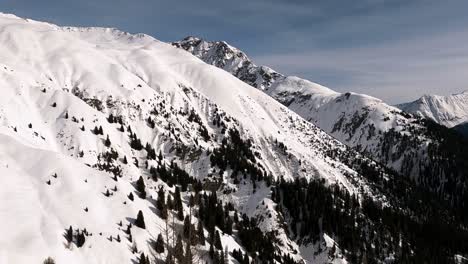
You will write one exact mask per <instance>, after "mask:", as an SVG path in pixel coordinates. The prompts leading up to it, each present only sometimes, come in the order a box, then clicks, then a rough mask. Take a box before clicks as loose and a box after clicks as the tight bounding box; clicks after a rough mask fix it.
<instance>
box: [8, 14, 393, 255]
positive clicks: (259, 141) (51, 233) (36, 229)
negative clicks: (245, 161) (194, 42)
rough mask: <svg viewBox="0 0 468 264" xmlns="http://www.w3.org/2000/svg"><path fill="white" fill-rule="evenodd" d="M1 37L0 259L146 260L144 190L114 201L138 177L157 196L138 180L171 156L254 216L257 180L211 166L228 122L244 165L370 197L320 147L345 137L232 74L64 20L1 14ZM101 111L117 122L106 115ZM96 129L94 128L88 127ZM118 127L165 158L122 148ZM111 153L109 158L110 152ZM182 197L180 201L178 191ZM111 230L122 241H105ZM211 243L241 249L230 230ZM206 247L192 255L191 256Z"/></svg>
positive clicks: (270, 222)
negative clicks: (218, 181) (83, 237)
mask: <svg viewBox="0 0 468 264" xmlns="http://www.w3.org/2000/svg"><path fill="white" fill-rule="evenodd" d="M0 45H1V46H2V50H1V52H0V62H1V65H0V67H1V68H0V69H1V70H0V84H1V87H2V92H3V94H2V95H3V96H2V97H1V98H0V145H1V146H2V147H1V148H0V156H1V160H2V162H1V168H0V169H1V171H2V175H5V176H4V177H2V186H4V188H5V191H3V192H2V193H1V197H2V200H3V201H4V202H2V205H1V206H0V214H1V215H2V218H3V219H5V221H6V222H5V223H4V225H3V226H4V227H7V228H8V230H7V231H4V233H5V232H6V233H5V234H6V235H5V236H4V237H2V239H0V245H2V247H1V248H2V250H1V251H0V260H1V262H2V263H3V262H5V263H30V262H39V261H42V259H44V258H45V257H47V256H49V255H50V256H53V257H54V258H55V259H56V260H57V261H58V262H59V263H62V262H67V263H129V262H130V261H131V260H134V261H136V260H137V257H138V256H139V253H141V252H144V253H146V254H151V248H150V246H149V245H148V241H149V240H151V239H155V238H156V237H157V235H158V234H159V233H162V232H163V230H164V221H163V220H162V219H161V218H160V217H159V216H158V215H157V214H156V213H154V210H155V209H154V205H153V204H154V201H153V200H151V199H150V198H148V199H139V198H136V199H135V201H134V202H131V201H129V200H128V199H127V198H126V197H127V195H128V194H129V193H130V192H134V189H135V181H136V180H137V179H138V178H139V177H140V176H143V177H144V178H145V179H146V185H147V192H148V197H156V190H157V189H159V187H163V188H164V189H165V190H166V191H167V193H169V192H172V193H173V192H174V187H170V186H169V185H167V184H166V183H163V182H162V181H157V182H154V181H151V180H149V178H148V177H149V170H148V168H149V166H155V167H156V166H161V165H162V164H166V165H168V164H170V163H171V162H175V163H176V164H179V166H180V167H181V168H183V169H184V170H185V171H187V172H189V173H190V175H191V176H193V177H196V178H198V179H199V180H203V179H208V178H210V177H211V176H213V175H219V174H220V173H222V176H223V186H224V187H223V188H227V187H230V188H231V187H232V188H234V189H236V190H237V191H236V192H234V193H232V192H231V193H229V194H227V196H226V197H224V196H225V192H223V188H221V189H219V195H220V196H221V198H222V199H228V200H229V201H233V202H235V205H236V209H237V210H239V212H240V213H246V214H248V215H249V216H251V217H260V216H261V215H262V214H266V213H267V212H264V211H262V210H259V209H258V205H259V204H261V202H262V201H268V199H269V195H270V192H269V189H268V188H266V187H265V186H262V185H259V186H257V187H255V188H256V190H255V189H254V188H253V187H252V185H251V184H249V181H248V180H245V179H244V180H243V183H244V184H239V185H238V186H237V185H236V184H234V183H233V179H232V178H230V177H228V176H229V175H230V174H231V173H233V172H232V171H229V170H228V171H220V170H219V169H218V168H213V167H212V166H210V158H209V155H210V153H211V151H213V149H216V148H219V147H220V146H221V144H222V140H223V138H227V134H228V132H227V131H228V130H229V129H235V130H237V131H240V133H241V135H242V138H243V140H248V141H250V142H251V143H252V146H251V149H252V151H253V152H254V153H255V158H254V161H252V162H253V163H254V164H255V166H256V167H257V168H260V169H261V170H262V171H263V172H264V173H265V174H269V175H272V176H273V177H274V178H276V179H278V178H280V177H283V178H285V179H294V178H298V177H300V178H309V179H311V178H322V179H325V180H326V182H327V183H329V184H331V183H338V184H340V185H341V186H343V187H344V188H346V189H347V190H348V191H349V192H350V193H358V192H359V190H360V191H361V192H362V191H365V192H369V194H372V192H373V191H372V189H371V188H370V187H369V185H368V183H367V181H366V179H365V178H364V177H362V175H359V174H358V173H357V172H356V171H354V170H353V169H351V168H350V167H348V166H347V165H346V164H344V163H342V162H341V161H339V159H338V158H332V157H331V156H330V155H329V154H328V153H330V152H334V153H341V152H343V153H348V152H347V151H348V150H347V148H346V146H345V145H343V144H341V143H340V142H338V141H337V140H335V139H334V138H332V137H331V136H329V135H328V134H326V133H325V132H323V131H322V130H320V129H319V128H317V127H316V126H314V125H313V124H311V123H309V122H307V121H306V120H304V119H303V118H301V117H300V116H299V115H297V114H295V113H294V112H292V111H290V110H288V109H287V108H286V107H284V106H283V105H281V104H280V103H278V102H276V101H275V100H273V99H271V98H270V97H269V96H268V95H266V94H264V93H263V92H261V91H259V90H257V89H254V88H253V87H251V86H249V85H248V84H245V83H244V82H242V81H240V80H238V79H237V78H235V77H233V76H232V75H231V74H229V73H227V72H225V71H223V70H220V69H218V68H216V67H213V66H210V65H208V64H205V63H204V62H202V61H201V60H199V59H198V58H196V57H195V56H192V55H191V54H189V53H187V52H185V51H182V50H180V49H177V48H174V47H172V46H171V45H169V44H166V43H162V42H160V41H158V40H156V39H154V38H152V37H149V36H147V35H142V34H137V35H132V34H128V33H124V32H121V31H118V30H115V29H104V28H69V27H67V28H64V27H58V26H55V25H51V24H48V23H42V22H36V21H31V20H27V19H22V18H18V17H15V16H13V15H4V14H2V15H0ZM309 86H310V84H309V83H306V84H304V89H306V90H308V89H309V88H310V87H309ZM282 89H283V88H281V87H277V90H278V91H280V90H282ZM310 89H312V88H310ZM314 89H319V90H321V89H322V87H319V86H317V87H314ZM324 93H330V94H332V95H333V96H336V99H338V98H339V97H337V95H335V94H334V93H333V92H331V91H329V90H326V89H325V90H324ZM324 103H325V102H324ZM190 113H194V114H193V115H192V114H190ZM111 114H112V116H113V117H115V118H117V119H120V121H119V122H117V121H110V120H111V119H110V116H111ZM193 116H196V117H198V118H196V117H195V118H194V117H193ZM148 120H151V122H153V125H149V123H151V122H149V121H148ZM194 120H195V121H194ZM215 120H218V121H217V122H215ZM219 120H220V121H221V123H222V125H221V126H220V125H219V122H220V121H219ZM120 123H121V124H120ZM215 123H217V125H216V124H215ZM95 127H96V128H97V127H102V130H103V134H102V135H96V134H95V133H93V132H92V130H93V129H94V128H95ZM120 129H122V130H123V131H124V132H122V131H120ZM129 129H131V131H132V133H135V134H136V136H137V137H138V138H139V139H140V140H141V142H142V144H143V145H145V144H146V143H148V144H149V145H150V146H151V147H152V148H154V149H155V152H156V153H159V152H161V153H162V154H163V155H164V159H163V160H162V161H156V160H154V159H149V158H147V151H145V150H141V151H139V150H135V149H133V148H132V147H131V146H130V144H129V141H130V139H129ZM205 134H207V135H208V136H204V135H205ZM106 138H108V139H109V141H110V142H111V143H110V144H109V146H106V145H105V143H106ZM279 143H282V144H284V145H285V146H287V149H285V148H284V147H278V145H279ZM112 152H115V153H117V155H118V158H116V159H110V160H109V159H108V158H106V155H109V153H112ZM106 153H107V154H106ZM348 156H353V157H356V158H359V155H357V154H355V153H352V152H350V153H349V154H348ZM124 158H125V159H128V164H126V163H124ZM362 159H363V160H364V158H362ZM136 162H138V164H139V165H137V164H136ZM146 164H148V166H145V165H146ZM109 166H110V167H111V169H112V170H113V172H112V171H110V169H108V167H109ZM106 168H107V170H108V171H106ZM116 170H117V171H120V172H117V173H115V171H116ZM244 173H245V172H244ZM55 174H57V178H55V177H54V176H53V175H55ZM114 188H116V191H114ZM107 190H111V193H112V195H111V196H110V197H107V196H106V195H105V194H106V191H107ZM255 191H256V192H255ZM252 192H255V193H256V195H255V196H251V193H252ZM183 196H184V201H185V202H187V200H188V198H187V197H188V196H189V193H184V194H183ZM379 196H380V197H381V199H385V197H383V196H382V195H379ZM265 199H266V200H265ZM85 208H87V209H88V210H87V212H86V210H85ZM255 208H257V209H255ZM271 208H273V205H271ZM139 210H142V211H143V213H144V215H145V219H146V223H147V226H148V228H147V229H146V230H142V229H138V228H137V227H133V228H132V234H133V236H134V241H136V243H137V245H138V248H139V252H137V253H132V252H131V250H130V248H131V246H132V243H131V242H129V241H128V240H127V239H126V238H127V235H126V234H125V233H124V232H123V230H125V229H126V225H127V224H129V223H132V222H133V221H134V219H135V217H136V214H137V212H138V211H139ZM186 210H188V209H187V208H186ZM30 219H34V221H32V220H30ZM120 221H122V222H123V227H120V226H119V225H118V223H119V222H120ZM265 221H266V222H265V223H264V224H263V225H262V226H261V229H262V230H263V231H265V232H269V231H271V230H272V229H274V227H275V223H276V222H277V221H280V219H279V216H278V217H273V218H272V217H269V218H268V219H266V220H265ZM179 224H180V223H179ZM70 225H71V226H73V227H74V228H80V229H83V228H86V230H87V231H88V232H90V233H92V236H88V237H87V242H86V243H85V246H84V247H82V248H76V247H73V246H72V247H71V248H69V246H67V244H66V241H65V239H64V237H63V235H64V232H65V230H66V228H68V227H69V226H70ZM13 227H14V228H13ZM171 228H172V231H171V232H176V228H175V227H171ZM99 233H102V235H101V234H99ZM117 235H119V236H120V237H121V238H122V242H116V241H115V239H116V236H117ZM110 237H113V239H111V238H110ZM281 239H282V242H283V243H282V244H283V245H284V244H288V245H290V247H288V248H280V251H282V252H283V253H285V252H286V253H289V254H291V255H292V256H293V257H294V259H296V260H302V259H303V258H304V257H305V256H302V255H301V253H300V252H301V251H305V252H308V253H307V254H309V255H310V254H312V253H311V252H313V249H311V248H309V249H307V248H301V250H300V251H299V250H296V249H297V248H298V245H296V244H295V242H294V241H292V240H290V238H288V236H287V235H286V234H285V233H283V235H281ZM111 240H112V241H111ZM327 243H328V244H329V241H328V242H327ZM223 244H224V245H227V246H229V250H232V249H235V248H242V245H239V241H238V240H235V239H234V238H233V237H231V236H228V235H225V236H223ZM207 250H208V249H207V248H206V247H205V248H203V247H202V248H199V249H198V252H200V256H199V257H200V258H201V259H204V258H205V257H203V256H204V255H202V253H206V251H207ZM323 254H325V255H326V251H325V252H324V253H323ZM312 255H313V254H312ZM164 257H165V256H164V254H163V255H157V256H155V258H156V259H164ZM343 261H344V260H343ZM337 262H339V261H338V260H337ZM233 263H234V262H233Z"/></svg>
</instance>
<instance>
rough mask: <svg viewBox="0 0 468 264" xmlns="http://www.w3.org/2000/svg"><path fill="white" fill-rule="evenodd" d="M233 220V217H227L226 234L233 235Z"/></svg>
mask: <svg viewBox="0 0 468 264" xmlns="http://www.w3.org/2000/svg"><path fill="white" fill-rule="evenodd" d="M232 224H233V223H232V220H231V217H229V216H228V217H227V221H226V225H225V228H224V229H225V232H226V234H228V235H232Z"/></svg>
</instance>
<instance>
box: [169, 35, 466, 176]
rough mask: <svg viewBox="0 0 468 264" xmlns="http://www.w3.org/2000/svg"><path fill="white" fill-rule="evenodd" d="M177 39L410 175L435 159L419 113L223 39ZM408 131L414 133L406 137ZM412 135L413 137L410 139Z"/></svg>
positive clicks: (184, 47) (188, 47)
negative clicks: (286, 70)
mask: <svg viewBox="0 0 468 264" xmlns="http://www.w3.org/2000/svg"><path fill="white" fill-rule="evenodd" d="M172 45H174V46H176V47H179V48H182V49H184V50H186V51H188V52H190V53H192V54H194V55H195V56H197V57H199V58H201V59H202V60H203V61H205V62H207V63H209V64H212V65H215V66H217V67H219V68H222V69H224V70H226V71H228V72H230V73H231V74H233V75H234V76H236V77H237V78H239V79H240V80H242V81H244V82H245V83H248V84H250V85H252V86H254V87H256V88H258V89H259V90H261V91H263V92H264V93H266V94H268V95H269V96H271V97H273V98H274V99H275V100H277V101H278V102H280V103H281V104H283V105H285V106H287V107H288V108H289V109H290V110H292V111H294V112H295V113H297V114H298V115H300V116H301V117H303V118H304V119H306V120H308V121H310V122H311V123H313V124H315V125H316V126H318V127H319V128H321V129H322V130H324V131H325V132H327V133H328V134H330V135H332V136H333V137H335V138H336V139H338V140H339V141H341V142H342V143H344V144H346V145H348V146H350V147H353V148H356V149H358V150H360V151H362V152H363V153H366V154H368V155H369V156H370V157H372V158H374V159H375V160H378V161H380V162H382V163H383V164H385V165H386V166H387V167H389V168H391V169H394V170H396V171H398V172H400V173H402V174H404V175H411V176H412V177H414V178H418V177H419V176H420V175H421V174H424V172H422V171H421V166H420V165H418V164H420V163H423V164H424V163H431V162H430V161H428V157H427V156H426V155H425V154H424V153H427V150H426V148H427V145H428V144H430V142H433V141H432V139H431V138H430V137H425V136H422V137H421V136H419V135H418V134H427V133H426V131H427V126H426V125H424V124H423V123H424V121H422V120H420V117H419V116H413V115H411V114H408V113H406V112H403V111H402V110H400V109H398V108H397V107H394V106H390V105H388V104H386V103H385V102H383V101H382V100H380V99H377V98H374V97H371V96H368V95H364V94H356V93H352V92H348V93H338V92H335V91H333V90H331V89H329V88H327V87H324V86H322V85H319V84H316V83H313V82H310V81H308V80H304V79H301V78H298V77H294V76H285V75H283V74H281V73H278V72H276V71H274V70H272V69H270V68H268V67H266V66H257V65H256V64H255V63H254V62H252V60H250V59H249V58H248V56H247V55H246V54H245V53H244V52H242V51H241V50H239V49H237V48H234V47H232V46H230V45H229V44H227V43H226V42H223V41H218V42H210V41H206V40H203V39H200V38H197V37H186V38H185V39H183V40H181V41H178V42H173V43H172ZM462 97H463V96H462V95H460V96H459V98H460V103H459V106H458V107H459V108H460V109H462V108H463V107H462V106H461V101H462V100H461V98H462ZM415 131H419V132H418V133H414V132H415ZM408 137H410V138H412V139H410V140H408V139H406V138H408ZM408 141H409V142H411V143H410V144H408ZM389 142H392V143H391V144H389ZM421 154H423V155H421ZM408 157H411V159H408Z"/></svg>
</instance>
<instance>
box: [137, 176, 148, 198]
mask: <svg viewBox="0 0 468 264" xmlns="http://www.w3.org/2000/svg"><path fill="white" fill-rule="evenodd" d="M136 189H137V191H138V192H139V193H140V197H141V199H145V198H146V185H145V181H144V180H143V177H142V176H140V178H139V179H138V180H137V182H136Z"/></svg>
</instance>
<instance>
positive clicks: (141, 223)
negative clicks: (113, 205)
mask: <svg viewBox="0 0 468 264" xmlns="http://www.w3.org/2000/svg"><path fill="white" fill-rule="evenodd" d="M135 225H136V226H138V227H139V228H142V229H146V225H145V218H144V217H143V212H142V211H141V210H140V211H138V215H137V218H136V220H135Z"/></svg>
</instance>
